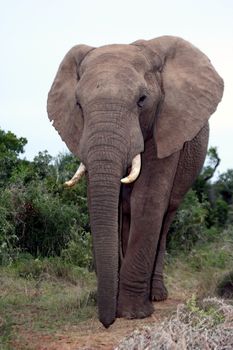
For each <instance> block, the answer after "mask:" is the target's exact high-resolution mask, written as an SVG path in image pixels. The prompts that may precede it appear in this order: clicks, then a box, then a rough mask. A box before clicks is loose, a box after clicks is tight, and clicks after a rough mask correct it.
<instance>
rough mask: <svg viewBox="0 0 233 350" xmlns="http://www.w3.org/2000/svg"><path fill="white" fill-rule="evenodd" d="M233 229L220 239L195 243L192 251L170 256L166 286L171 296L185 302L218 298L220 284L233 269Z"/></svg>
mask: <svg viewBox="0 0 233 350" xmlns="http://www.w3.org/2000/svg"><path fill="white" fill-rule="evenodd" d="M232 237H233V229H232V228H229V229H228V230H225V231H224V232H223V233H222V234H221V237H220V238H218V239H217V238H216V239H215V240H213V241H211V242H206V243H200V244H196V245H195V247H194V248H193V249H192V250H191V251H187V252H185V253H180V254H176V255H175V256H173V257H172V256H170V255H168V256H167V262H166V266H165V283H166V285H167V287H168V291H169V292H170V293H169V294H170V296H173V297H175V298H178V299H179V298H181V299H185V298H187V297H190V296H191V295H192V294H193V293H196V295H197V297H198V298H205V297H208V296H215V295H217V285H218V284H219V281H220V280H221V279H222V278H223V276H225V275H226V274H227V273H229V272H230V271H232V266H233V240H232Z"/></svg>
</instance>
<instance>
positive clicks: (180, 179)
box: [151, 124, 209, 301]
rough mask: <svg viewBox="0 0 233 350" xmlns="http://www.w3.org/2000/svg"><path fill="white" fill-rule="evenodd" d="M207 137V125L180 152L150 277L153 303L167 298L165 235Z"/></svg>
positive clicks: (199, 162)
mask: <svg viewBox="0 0 233 350" xmlns="http://www.w3.org/2000/svg"><path fill="white" fill-rule="evenodd" d="M208 135H209V125H208V124H206V125H205V126H204V127H203V128H202V129H201V131H200V132H199V133H198V134H197V136H196V137H195V138H194V139H193V140H191V141H189V142H186V143H185V145H184V148H183V150H182V151H181V152H180V159H179V163H178V167H177V172H176V175H175V180H174V184H173V188H172V191H171V197H170V201H169V206H168V210H167V212H166V214H165V216H164V221H163V229H162V232H161V237H160V242H159V245H158V251H157V255H156V260H155V266H154V272H153V276H152V282H151V300H153V301H161V300H165V299H166V298H167V297H168V292H167V289H166V287H165V285H164V280H163V266H164V255H165V251H166V240H167V233H168V230H169V227H170V225H171V223H172V221H173V219H174V216H175V213H176V211H177V209H178V207H179V205H180V203H181V201H182V200H183V198H184V196H185V194H186V193H187V191H188V190H189V189H190V188H191V186H192V184H193V182H194V181H195V179H196V178H197V176H198V174H199V172H200V170H201V168H202V166H203V164H204V161H205V156H206V151H207V144H208Z"/></svg>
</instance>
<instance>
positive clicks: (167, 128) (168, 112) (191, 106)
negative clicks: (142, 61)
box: [136, 36, 223, 158]
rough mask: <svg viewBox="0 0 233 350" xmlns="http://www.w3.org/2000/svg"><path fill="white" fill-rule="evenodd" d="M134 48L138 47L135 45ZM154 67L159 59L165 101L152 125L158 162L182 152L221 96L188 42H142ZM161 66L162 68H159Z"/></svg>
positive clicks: (213, 75)
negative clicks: (179, 151) (153, 126)
mask: <svg viewBox="0 0 233 350" xmlns="http://www.w3.org/2000/svg"><path fill="white" fill-rule="evenodd" d="M136 45H140V42H137V43H136ZM141 45H143V46H144V47H145V48H146V52H145V54H146V55H147V56H148V51H150V53H149V55H150V61H152V62H153V55H154V61H155V67H156V66H158V64H157V62H158V57H159V58H160V60H159V61H160V62H161V64H160V67H157V70H159V71H161V77H162V84H161V85H162V90H163V93H164V101H163V104H162V107H161V109H160V113H159V115H158V118H157V120H156V122H155V128H154V137H155V142H156V146H157V153H158V157H159V158H164V157H167V156H169V155H170V154H172V153H174V152H176V151H178V150H180V149H182V147H183V144H184V142H186V141H190V140H191V139H193V137H195V136H196V134H197V133H198V132H199V130H200V129H201V128H202V127H203V126H204V125H205V124H206V123H207V121H208V119H209V117H210V116H211V114H213V113H214V111H215V110H216V108H217V105H218V103H219V102H220V101H221V98H222V94H223V80H222V79H221V77H220V76H219V75H218V73H217V72H216V71H215V69H214V67H213V66H212V64H211V62H210V60H209V59H208V58H207V56H206V55H205V54H204V53H202V52H201V51H200V50H199V49H197V48H196V47H194V46H193V45H191V44H190V43H189V42H187V41H185V40H183V39H181V38H177V37H172V36H163V37H159V38H157V39H152V40H149V41H143V42H141ZM161 65H162V66H161Z"/></svg>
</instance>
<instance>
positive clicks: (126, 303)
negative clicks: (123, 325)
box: [117, 296, 154, 319]
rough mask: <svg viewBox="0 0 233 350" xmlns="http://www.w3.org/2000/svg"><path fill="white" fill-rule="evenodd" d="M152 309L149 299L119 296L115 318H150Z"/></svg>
mask: <svg viewBox="0 0 233 350" xmlns="http://www.w3.org/2000/svg"><path fill="white" fill-rule="evenodd" d="M153 311H154V307H153V305H152V303H151V302H150V300H149V299H145V298H142V297H135V296H119V299H118V307H117V317H124V318H127V319H133V318H145V317H148V316H150V315H151V314H152V313H153Z"/></svg>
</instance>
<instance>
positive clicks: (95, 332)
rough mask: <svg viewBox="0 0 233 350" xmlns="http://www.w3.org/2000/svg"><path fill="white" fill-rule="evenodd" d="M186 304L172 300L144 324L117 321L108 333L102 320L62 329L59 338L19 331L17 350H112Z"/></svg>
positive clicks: (158, 308)
mask: <svg viewBox="0 0 233 350" xmlns="http://www.w3.org/2000/svg"><path fill="white" fill-rule="evenodd" d="M181 302H182V300H177V299H168V300H166V301H164V302H159V303H155V304H154V306H155V312H154V313H153V315H152V316H151V317H149V318H146V319H143V320H125V319H117V320H116V322H115V323H114V324H113V325H112V326H111V327H110V328H109V329H107V330H106V329H105V328H104V327H103V326H102V325H101V324H100V323H99V321H98V320H96V319H90V320H88V321H86V322H83V323H80V324H79V325H77V326H72V327H69V328H68V327H67V328H63V329H61V330H60V331H59V332H56V333H55V334H49V335H48V334H45V333H43V332H40V333H38V332H37V333H34V332H31V331H30V330H25V329H24V330H23V329H18V332H17V333H18V336H17V339H15V340H14V342H13V348H14V349H15V350H29V349H30V350H100V349H101V350H112V349H114V347H115V346H117V344H118V343H119V342H120V341H121V339H122V338H124V337H125V336H127V335H129V334H130V333H131V332H132V331H134V330H135V329H136V328H142V327H143V326H145V325H148V324H152V323H153V324H154V323H156V322H160V321H162V320H163V319H164V318H165V317H166V316H169V315H171V313H172V312H173V311H175V309H176V307H177V305H178V304H179V303H181Z"/></svg>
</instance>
